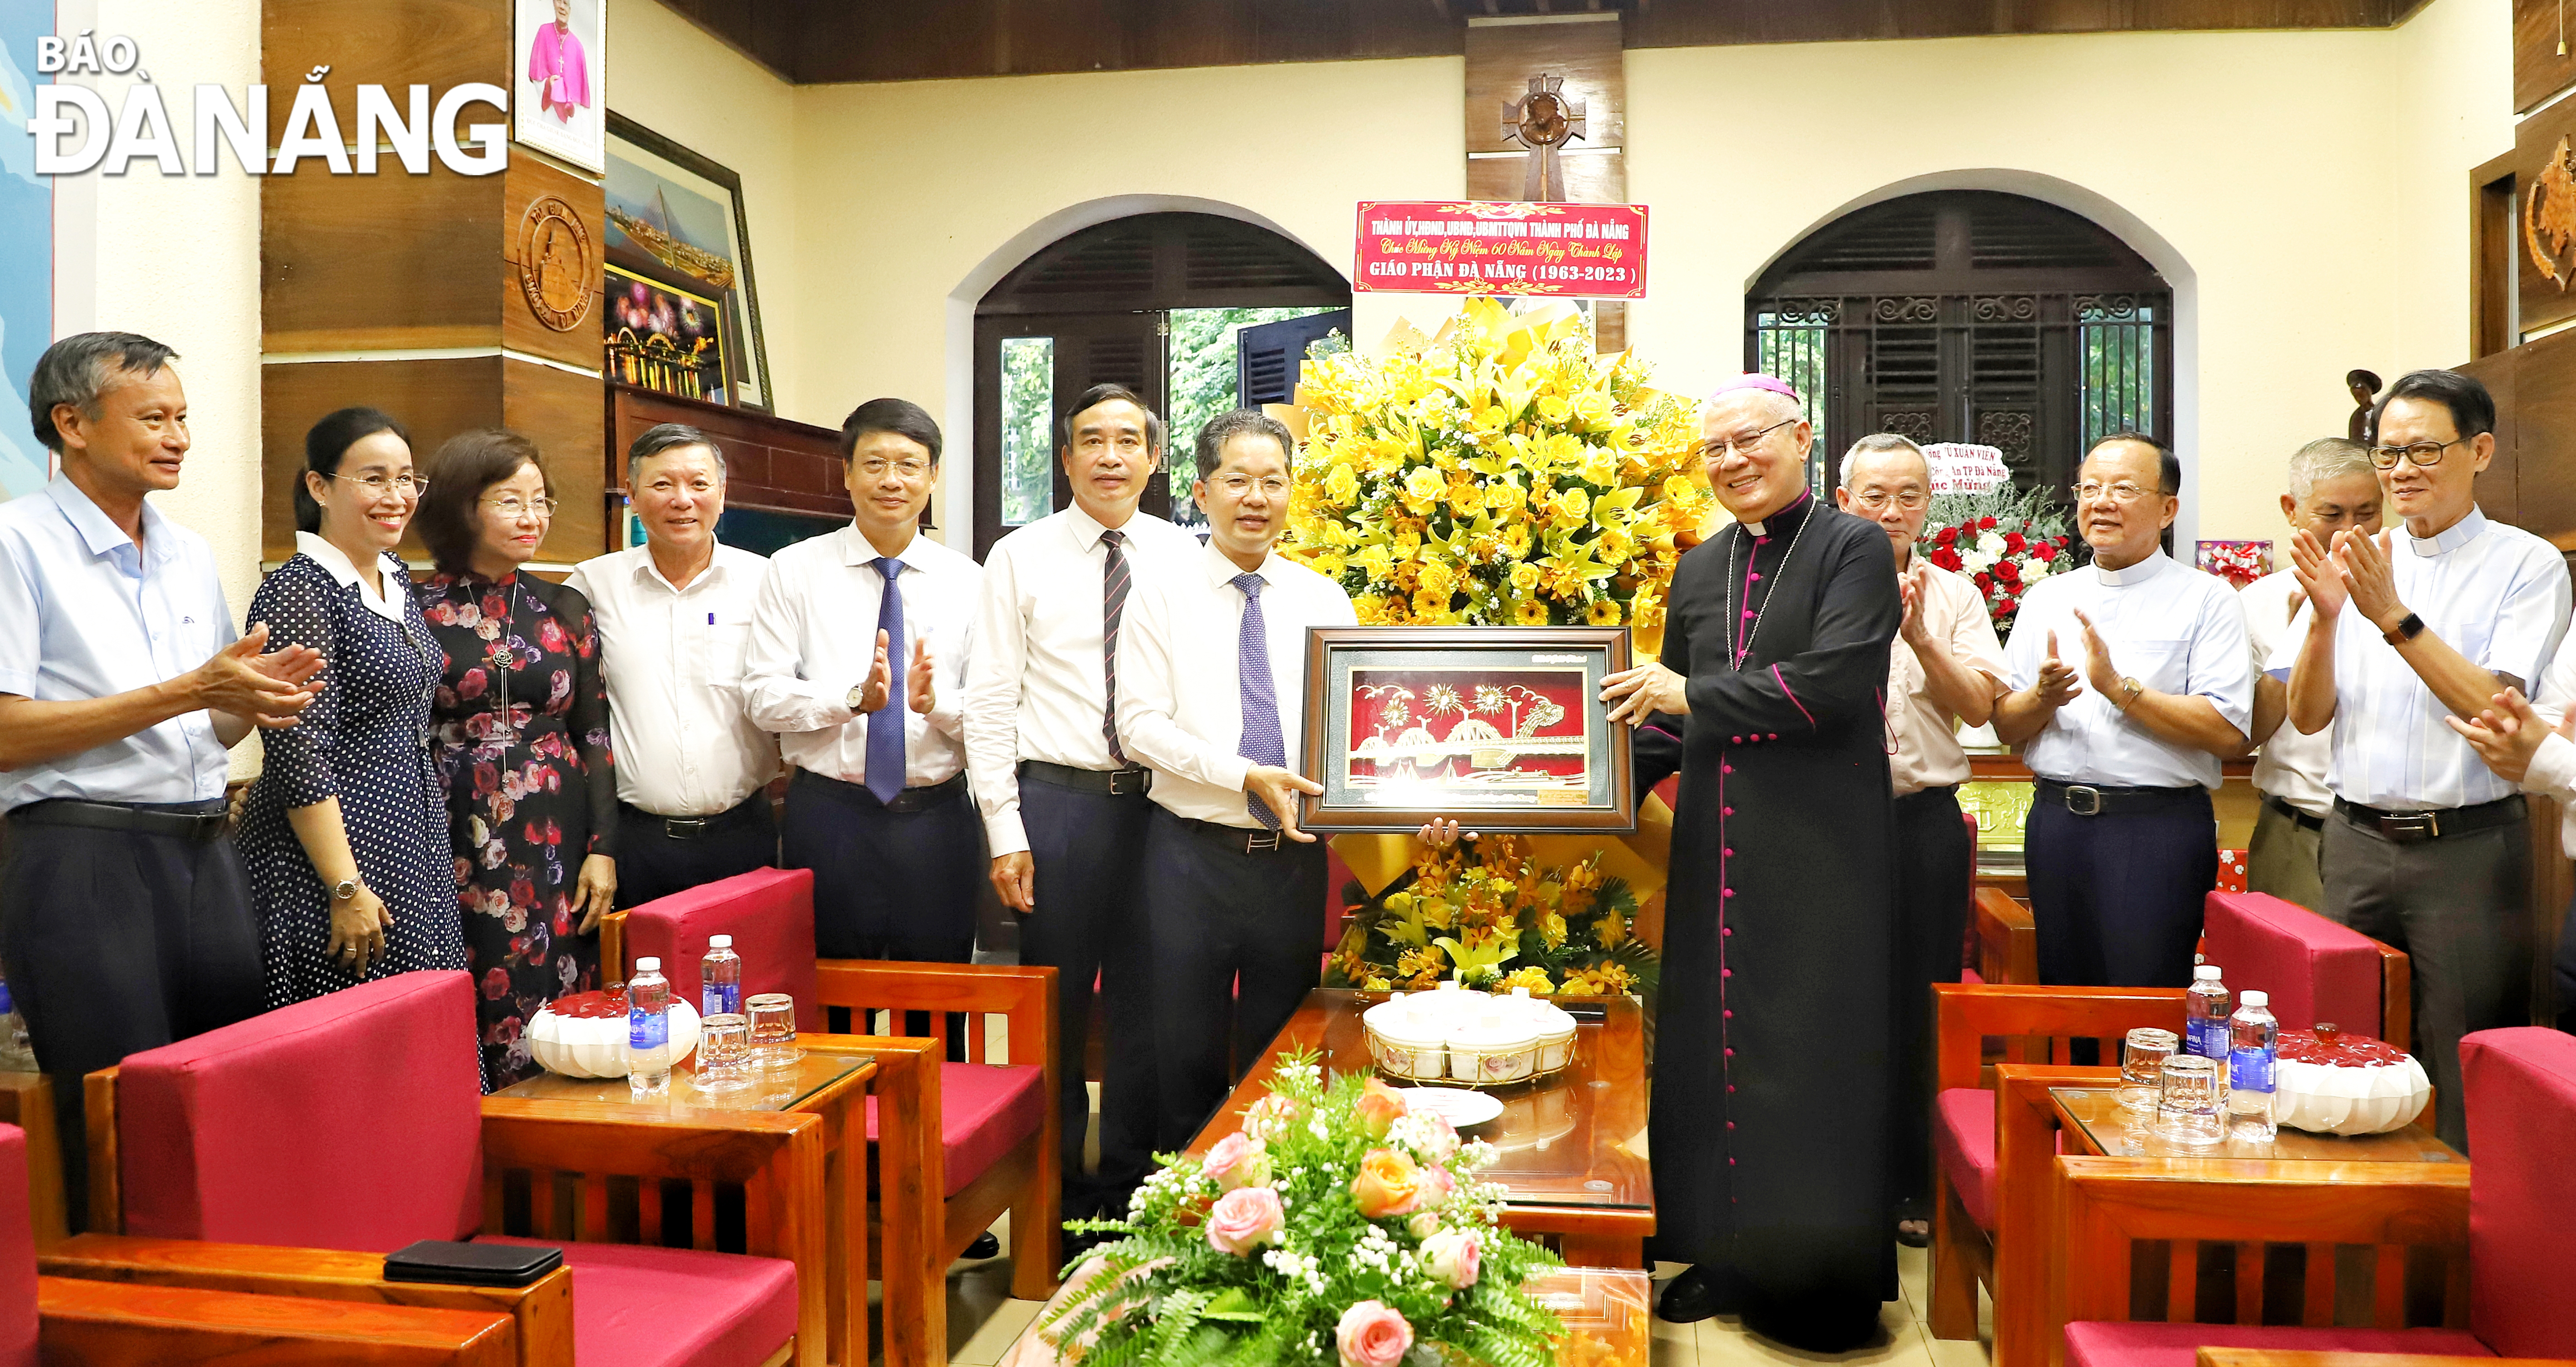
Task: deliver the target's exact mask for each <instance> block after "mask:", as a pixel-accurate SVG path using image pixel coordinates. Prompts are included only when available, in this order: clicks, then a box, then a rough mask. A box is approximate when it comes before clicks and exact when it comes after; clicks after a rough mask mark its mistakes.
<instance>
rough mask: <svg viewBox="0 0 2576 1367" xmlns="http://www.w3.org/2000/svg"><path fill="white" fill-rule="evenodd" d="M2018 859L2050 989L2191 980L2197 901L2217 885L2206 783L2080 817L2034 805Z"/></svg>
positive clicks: (2059, 806)
mask: <svg viewBox="0 0 2576 1367" xmlns="http://www.w3.org/2000/svg"><path fill="white" fill-rule="evenodd" d="M2022 862H2023V864H2024V866H2025V867H2026V868H2027V870H2028V871H2029V874H2030V919H2031V921H2032V923H2033V925H2034V926H2035V927H2036V928H2037V930H2038V932H2039V980H2040V981H2041V982H2043V983H2047V984H2049V985H2051V986H2055V987H2188V986H2190V985H2191V967H2192V964H2191V959H2192V953H2193V949H2194V946H2196V945H2197V944H2198V943H2199V942H2200V915H2201V903H2202V901H2203V900H2204V899H2205V898H2207V897H2208V895H2209V892H2210V890H2211V889H2212V888H2215V887H2217V886H2218V829H2217V823H2216V819H2215V817H2214V816H2213V815H2212V814H2211V811H2210V805H2209V790H2208V789H2206V788H2191V789H2187V790H2177V792H2176V794H2175V796H2174V798H2173V799H2171V800H2170V803H2169V805H2162V806H2158V807H2156V808H2155V809H2153V810H2149V811H2132V812H2118V813H2110V814H2105V815H2102V816H2077V815H2076V814H2075V813H2073V812H2070V811H2068V810H2067V809H2066V804H2065V803H2063V802H2058V801H2051V800H2050V799H2049V798H2048V796H2047V795H2046V794H2044V793H2043V794H2042V795H2041V796H2040V797H2039V798H2038V800H2036V801H2034V802H2033V803H2031V807H2030V821H2029V823H2028V824H2027V825H2026V826H2024V827H2023V838H2022Z"/></svg>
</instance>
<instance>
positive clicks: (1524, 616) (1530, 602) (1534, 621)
mask: <svg viewBox="0 0 2576 1367" xmlns="http://www.w3.org/2000/svg"><path fill="white" fill-rule="evenodd" d="M1512 621H1513V622H1514V623H1515V624H1517V625H1520V626H1525V627H1543V626H1546V625H1547V604H1545V603H1542V602H1540V601H1539V600H1537V599H1535V598H1524V599H1522V600H1521V601H1520V603H1519V605H1518V606H1516V607H1514V608H1513V609H1512Z"/></svg>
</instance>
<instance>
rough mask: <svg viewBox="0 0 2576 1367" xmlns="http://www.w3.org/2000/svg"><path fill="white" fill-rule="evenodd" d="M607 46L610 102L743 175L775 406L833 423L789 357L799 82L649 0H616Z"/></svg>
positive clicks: (797, 274) (793, 329) (836, 416)
mask: <svg viewBox="0 0 2576 1367" xmlns="http://www.w3.org/2000/svg"><path fill="white" fill-rule="evenodd" d="M608 44H609V63H608V107H609V108H611V109H614V110H616V111H617V112H618V113H620V114H623V115H625V116H626V117H628V118H630V119H633V120H635V121H636V122H637V123H640V124H642V125H644V126H645V127H646V128H649V129H652V130H653V131H654V132H656V133H659V134H661V135H662V136H664V137H666V138H669V139H671V140H672V141H673V142H676V143H678V144H680V145H681V146H683V147H686V148H689V149H690V150H692V151H694V152H697V153H698V154H700V155H702V156H704V157H707V158H708V159H710V160H712V161H714V162H715V163H717V164H718V165H720V166H724V167H726V168H728V169H729V170H731V171H733V172H734V173H735V174H736V175H739V176H741V177H742V202H743V214H744V216H745V217H746V218H748V219H749V220H750V224H751V264H752V273H753V277H754V280H753V283H754V284H755V285H757V286H758V290H759V294H758V297H759V303H760V323H761V335H762V337H763V338H764V339H765V340H766V341H767V343H768V345H769V374H770V384H771V385H772V386H773V387H774V388H775V389H776V391H777V392H776V394H775V395H774V397H773V399H772V403H771V406H772V407H774V408H776V409H777V410H778V411H779V412H780V413H782V414H784V415H786V416H788V417H791V418H803V419H806V420H808V421H815V422H823V421H828V422H832V423H834V424H837V423H838V422H839V421H840V416H841V415H840V413H838V412H835V413H832V414H831V415H830V416H829V417H828V418H822V417H817V416H815V414H814V413H812V412H809V411H807V408H806V407H805V405H804V396H803V395H802V394H801V393H800V392H799V390H798V387H797V383H796V380H795V378H794V375H795V366H794V365H793V364H792V355H793V353H794V352H795V351H796V350H797V347H796V339H797V336H798V332H797V329H798V326H799V321H800V318H801V315H802V314H803V313H804V308H803V304H804V300H805V295H804V292H803V291H802V290H800V289H799V288H798V287H797V286H798V281H799V280H800V279H802V278H803V276H804V270H803V263H802V258H801V254H800V253H799V251H798V250H797V248H798V241H797V238H798V234H797V232H796V222H797V214H798V204H799V199H800V195H799V190H800V183H799V179H798V176H797V170H796V141H797V127H796V95H795V88H794V87H792V86H790V85H788V84H787V83H786V82H785V81H782V80H780V79H779V78H777V77H776V76H773V75H771V74H770V73H769V72H768V71H767V70H765V69H763V68H762V67H761V66H759V65H758V64H757V63H755V62H753V61H752V60H751V59H749V58H747V57H744V56H742V55H741V54H740V53H737V52H735V51H734V50H733V49H731V48H728V47H726V46H724V45H723V44H721V43H719V42H717V41H716V40H715V39H713V38H710V37H708V36H707V35H706V34H704V33H702V32H700V31H699V30H698V29H696V28H695V27H693V26H691V25H690V24H689V22H688V21H687V20H685V19H682V18H680V17H679V16H678V15H676V14H673V13H672V12H671V11H670V10H668V9H666V8H664V7H663V6H661V5H659V4H655V3H653V0H622V2H619V0H612V8H611V10H610V14H609V29H608ZM666 77H667V79H665V78H666ZM825 406H826V407H828V406H829V405H828V404H826V405H825ZM842 411H847V410H846V409H844V410H842Z"/></svg>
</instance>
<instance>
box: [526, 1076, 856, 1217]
mask: <svg viewBox="0 0 2576 1367" xmlns="http://www.w3.org/2000/svg"><path fill="white" fill-rule="evenodd" d="M871 1071H873V1070H871ZM863 1080H864V1079H863ZM822 1129H823V1118H822V1117H821V1116H817V1115H806V1114H801V1113H797V1112H779V1111H742V1112H737V1113H727V1112H717V1111H709V1110H690V1111H683V1112H676V1113H675V1112H670V1111H660V1110H657V1109H656V1108H652V1107H642V1106H626V1105H619V1104H617V1103H615V1102H605V1101H551V1100H547V1101H539V1100H529V1099H526V1098H522V1097H503V1096H487V1097H485V1098H483V1162H484V1166H485V1167H486V1168H530V1169H537V1170H545V1171H562V1172H579V1173H591V1174H597V1175H603V1176H612V1177H638V1178H651V1179H659V1180H665V1181H683V1182H730V1183H745V1184H747V1183H750V1182H753V1181H756V1180H758V1179H760V1178H762V1177H763V1176H766V1175H768V1174H769V1173H770V1171H771V1169H772V1167H773V1165H774V1164H775V1163H776V1162H777V1161H778V1156H779V1155H780V1154H782V1153H784V1152H787V1151H789V1150H790V1149H791V1148H793V1147H794V1145H795V1141H797V1140H798V1139H801V1138H804V1137H806V1136H808V1135H814V1136H817V1137H818V1139H819V1135H820V1133H821V1131H822ZM818 1199H819V1198H818Z"/></svg>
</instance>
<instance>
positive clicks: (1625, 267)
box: [1351, 200, 1646, 299]
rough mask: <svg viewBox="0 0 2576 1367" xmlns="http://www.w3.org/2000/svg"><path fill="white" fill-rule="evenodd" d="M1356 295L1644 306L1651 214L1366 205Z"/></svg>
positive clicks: (1618, 207)
mask: <svg viewBox="0 0 2576 1367" xmlns="http://www.w3.org/2000/svg"><path fill="white" fill-rule="evenodd" d="M1351 288H1353V289H1355V290H1368V291H1374V292H1380V293H1403V294H1537V295H1563V296H1566V297H1568V298H1589V299H1642V298H1644V297H1645V295H1646V206H1645V205H1643V204H1528V203H1514V202H1505V201H1499V200H1474V201H1469V202H1465V203H1459V202H1450V203H1445V204H1444V203H1439V202H1426V203H1419V204H1417V203H1407V202H1394V201H1384V200H1362V201H1361V202H1360V230H1359V258H1358V268H1357V269H1356V270H1354V271H1353V272H1352V273H1351Z"/></svg>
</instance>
